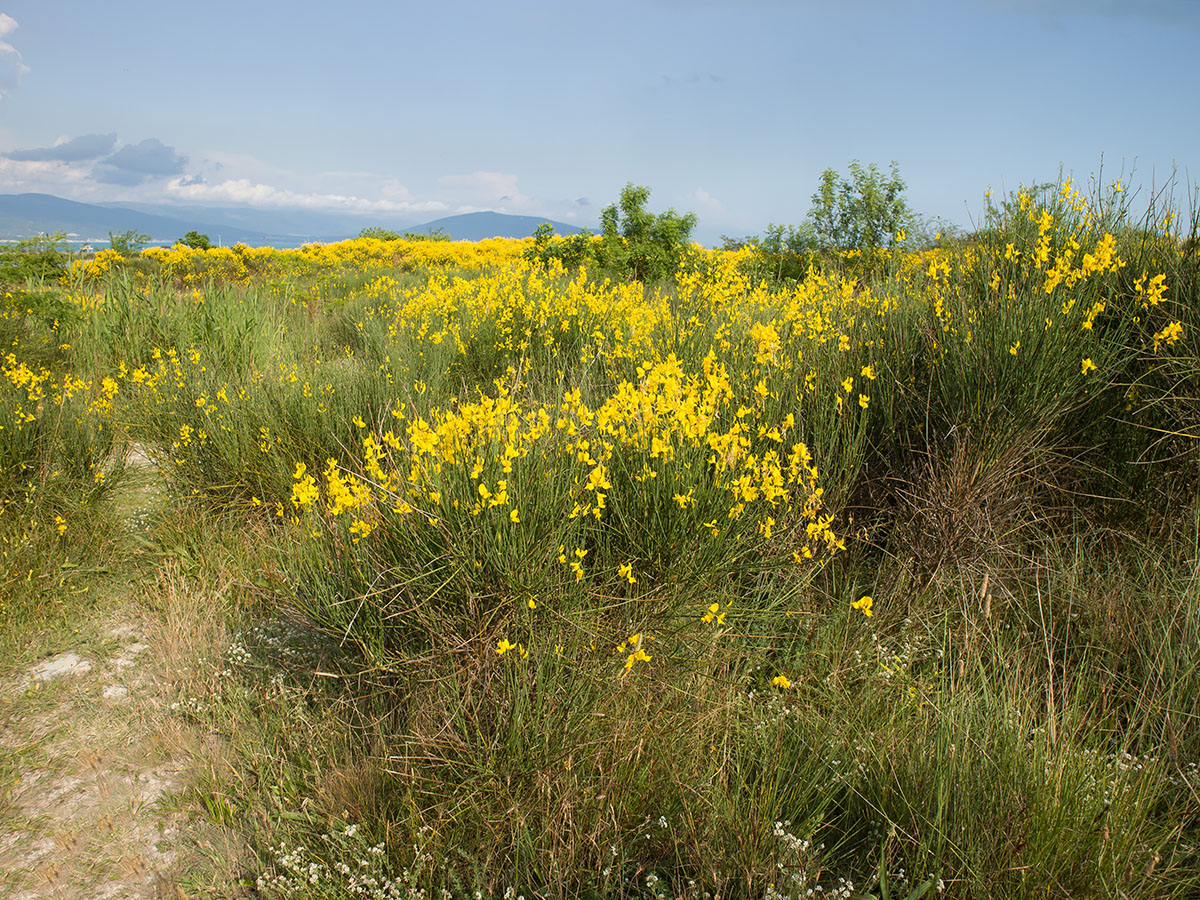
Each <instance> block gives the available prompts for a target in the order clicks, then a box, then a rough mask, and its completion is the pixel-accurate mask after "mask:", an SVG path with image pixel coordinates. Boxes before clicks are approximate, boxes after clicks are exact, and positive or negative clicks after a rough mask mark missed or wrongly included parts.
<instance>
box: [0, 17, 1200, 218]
mask: <svg viewBox="0 0 1200 900" xmlns="http://www.w3.org/2000/svg"><path fill="white" fill-rule="evenodd" d="M1198 46H1200V0H1140V2H1133V0H979V2H970V0H960V2H944V3H943V2H937V3H916V2H911V3H903V2H896V0H891V2H885V0H842V2H839V3H836V4H835V3H820V2H810V0H739V2H736V3H735V2H729V0H640V2H626V0H606V2H604V3H588V4H582V3H580V4H575V3H563V2H561V0H559V2H540V0H505V2H501V3H497V2H464V0H440V2H437V3H432V2H428V0H423V2H420V3H410V2H396V0H393V2H355V0H345V2H343V3H341V4H338V5H336V6H334V5H333V4H326V3H310V2H306V0H289V2H276V0H240V2H236V3H234V2H226V0H206V2H204V3H173V2H163V0H154V2H143V0H124V2H122V3H119V4H102V3H95V2H87V3H83V2H58V0H20V2H13V0H0V193H23V192H42V193H50V194H55V195H57V196H60V197H66V198H68V199H72V200H80V201H85V202H101V201H139V202H147V203H167V204H185V205H187V204H191V205H204V206H254V207H259V208H269V209H308V210H321V211H343V212H353V213H355V214H361V215H363V216H364V220H366V219H367V218H369V217H370V216H371V215H372V214H379V213H387V214H388V215H389V216H390V217H392V218H393V219H394V220H396V221H397V222H405V223H410V224H416V223H419V222H424V221H428V220H430V219H435V218H438V217H440V216H446V215H452V214H455V213H459V212H470V211H476V210H481V209H492V210H496V211H499V212H507V213H514V214H521V215H536V216H544V217H547V218H553V219H556V220H560V221H565V222H572V223H576V224H580V225H594V223H595V222H596V221H597V219H598V217H599V212H600V209H601V208H602V207H603V206H605V205H607V204H609V203H611V202H613V201H615V200H616V199H617V198H618V196H619V194H620V191H621V188H622V187H623V186H624V185H625V184H626V183H628V182H632V183H635V184H640V185H646V186H648V187H649V188H650V189H651V191H652V193H651V197H650V202H649V206H650V208H651V209H652V210H656V211H657V210H661V209H666V208H668V207H670V208H674V209H675V210H677V211H679V212H685V211H691V212H695V213H696V215H697V216H698V217H699V222H700V225H699V228H698V229H697V233H696V234H697V237H699V238H701V239H702V240H709V241H712V240H715V238H716V236H718V235H722V234H728V235H737V236H742V235H749V234H756V233H761V232H762V230H763V229H764V228H765V227H766V226H767V224H768V223H780V224H792V223H798V222H800V221H801V220H803V219H804V217H805V215H806V214H807V212H808V210H809V208H810V206H811V197H812V194H813V192H814V191H815V189H816V186H817V181H818V178H819V176H820V173H821V172H822V171H823V170H824V169H827V168H834V169H838V170H839V171H845V170H846V168H847V165H848V163H849V162H850V161H851V160H860V161H862V162H863V163H864V164H868V163H877V164H879V166H880V167H881V168H883V169H885V170H886V168H887V166H888V165H889V163H891V162H892V161H895V162H896V163H897V165H898V167H899V171H900V173H901V175H902V176H903V178H904V179H905V181H906V182H907V185H908V190H907V198H908V201H909V204H910V206H911V207H912V208H913V209H914V210H915V211H916V212H918V213H920V214H922V215H924V216H927V217H930V218H935V217H940V218H941V219H942V220H943V221H945V222H947V223H953V224H955V225H958V226H959V227H963V228H970V227H971V226H972V224H973V223H975V222H977V221H978V219H979V215H980V210H981V208H982V207H983V203H984V200H983V198H984V193H985V192H986V191H987V190H989V189H991V190H993V191H995V192H996V193H997V194H1000V193H1003V192H1006V191H1011V190H1015V189H1016V188H1017V187H1018V186H1020V185H1028V184H1032V183H1039V182H1047V181H1054V180H1056V179H1058V178H1059V173H1060V170H1061V171H1063V172H1065V173H1067V174H1070V175H1072V176H1073V177H1074V178H1075V180H1076V181H1077V182H1080V183H1086V182H1087V180H1088V179H1089V178H1090V177H1094V176H1100V177H1102V178H1103V180H1104V181H1106V182H1107V181H1111V180H1115V179H1116V178H1118V177H1121V178H1122V179H1123V181H1124V183H1125V184H1126V185H1130V184H1132V185H1133V186H1135V187H1136V186H1139V185H1140V186H1141V187H1142V190H1143V191H1144V192H1148V191H1149V190H1150V188H1151V185H1152V184H1153V185H1155V186H1160V185H1161V184H1162V183H1163V182H1164V181H1165V180H1166V179H1167V178H1169V176H1170V175H1171V173H1172V171H1173V170H1174V171H1175V172H1176V173H1177V178H1178V180H1179V182H1180V183H1181V185H1184V186H1183V187H1182V191H1183V193H1186V192H1187V188H1186V186H1185V185H1186V183H1188V182H1189V181H1190V182H1191V183H1193V184H1194V183H1195V182H1196V181H1200V95H1198V94H1197V85H1198V84H1200V54H1197V52H1196V47H1198Z"/></svg>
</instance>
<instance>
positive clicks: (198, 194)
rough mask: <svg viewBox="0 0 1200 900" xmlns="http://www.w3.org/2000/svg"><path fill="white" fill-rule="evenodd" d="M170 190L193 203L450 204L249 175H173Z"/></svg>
mask: <svg viewBox="0 0 1200 900" xmlns="http://www.w3.org/2000/svg"><path fill="white" fill-rule="evenodd" d="M167 194H168V195H169V196H170V197H171V198H172V199H176V200H186V201H188V202H191V203H235V204H241V205H245V206H254V207H266V208H275V209H280V208H292V209H314V210H316V209H319V210H325V211H339V212H438V211H442V210H445V209H447V208H448V206H447V204H445V203H443V202H442V201H440V200H426V201H421V202H413V201H411V200H407V199H401V200H396V199H383V200H367V199H366V198H363V197H356V196H354V195H351V194H321V193H304V192H300V191H292V190H288V189H286V188H277V187H273V186H271V185H269V184H262V183H260V182H255V181H251V180H250V179H249V178H230V179H226V180H225V181H221V182H218V183H216V184H208V183H207V182H204V181H196V180H194V179H188V178H172V179H171V180H170V181H168V182H167Z"/></svg>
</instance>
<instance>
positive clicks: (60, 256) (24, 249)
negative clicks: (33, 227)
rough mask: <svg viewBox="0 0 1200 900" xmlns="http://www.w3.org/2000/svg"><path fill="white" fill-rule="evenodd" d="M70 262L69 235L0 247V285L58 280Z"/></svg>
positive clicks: (40, 236) (50, 236) (27, 239)
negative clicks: (68, 250) (68, 251)
mask: <svg viewBox="0 0 1200 900" xmlns="http://www.w3.org/2000/svg"><path fill="white" fill-rule="evenodd" d="M67 262H68V253H67V236H66V235H65V234H63V233H62V232H57V233H55V234H39V235H38V236H37V237H32V238H26V239H25V240H23V241H18V242H17V243H15V244H0V285H20V284H24V283H26V282H28V281H31V280H32V281H45V280H47V279H51V278H56V277H58V276H59V275H61V274H62V273H63V272H64V271H66V268H67Z"/></svg>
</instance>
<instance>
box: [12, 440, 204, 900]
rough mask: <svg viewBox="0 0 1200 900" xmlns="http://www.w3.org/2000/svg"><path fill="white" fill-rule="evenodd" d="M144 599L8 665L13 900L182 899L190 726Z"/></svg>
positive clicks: (132, 514) (141, 491)
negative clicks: (178, 873)
mask: <svg viewBox="0 0 1200 900" xmlns="http://www.w3.org/2000/svg"><path fill="white" fill-rule="evenodd" d="M139 457H140V460H143V461H144V460H145V455H144V454H139ZM137 462H138V460H136V459H135V464H137ZM146 462H147V463H148V461H146ZM143 468H145V469H146V474H145V476H144V477H143V478H141V479H134V481H133V486H132V488H130V491H131V492H132V493H131V494H130V495H128V496H126V497H125V498H123V500H124V505H126V506H128V507H129V517H128V518H129V522H130V528H131V530H136V529H138V528H140V527H143V526H142V525H141V524H139V523H144V520H145V518H146V516H145V512H146V504H147V502H149V501H150V500H152V498H153V496H154V495H155V494H156V493H157V488H156V485H155V484H154V475H153V474H152V472H151V470H150V469H149V467H148V465H147V466H144V467H143ZM125 590H126V591H129V590H134V589H133V588H128V587H127V588H125ZM143 599H144V598H141V597H136V596H128V597H121V596H118V597H115V598H113V600H112V602H110V603H105V604H103V605H102V607H103V608H102V610H100V611H97V612H93V613H90V614H81V615H84V616H85V621H81V622H79V623H77V628H76V629H75V630H74V631H73V632H71V633H68V634H64V635H63V637H62V641H61V644H60V646H59V647H57V648H55V649H57V650H58V652H57V653H56V654H55V655H53V656H50V657H48V658H46V659H43V660H42V661H41V662H39V663H37V664H36V665H34V666H32V667H30V668H28V669H27V670H25V671H16V672H9V673H7V674H6V675H3V676H0V900H35V898H38V900H40V898H48V900H100V898H122V900H124V898H131V900H132V898H139V900H140V898H156V897H180V896H183V894H182V893H181V892H180V891H179V890H178V889H177V888H175V887H174V886H173V878H172V872H173V870H174V869H175V868H176V865H177V862H178V861H179V858H180V852H179V845H180V830H179V829H180V826H181V824H182V823H183V814H182V813H181V812H180V811H179V810H180V807H181V804H180V802H179V799H180V794H181V792H182V790H183V788H184V785H185V781H186V779H185V778H184V773H185V769H186V767H187V759H188V754H187V753H186V752H184V751H183V748H184V747H185V746H186V740H187V738H188V736H187V735H185V734H183V733H181V731H180V728H181V726H180V724H179V723H178V722H177V721H176V717H173V716H172V715H171V708H170V705H171V698H172V695H173V691H174V690H175V686H174V685H173V684H171V679H170V677H169V670H168V668H167V665H168V664H169V662H170V660H168V659H165V658H164V655H163V654H162V653H161V652H159V651H160V649H161V648H162V646H163V645H164V643H165V644H167V645H169V644H170V641H169V640H167V641H165V642H164V641H162V640H160V638H162V637H163V623H162V622H161V621H156V616H155V615H154V614H152V613H151V611H150V609H149V607H148V605H147V604H146V603H145V602H142V601H143Z"/></svg>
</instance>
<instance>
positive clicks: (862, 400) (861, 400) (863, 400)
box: [858, 394, 871, 409]
mask: <svg viewBox="0 0 1200 900" xmlns="http://www.w3.org/2000/svg"><path fill="white" fill-rule="evenodd" d="M870 402H871V398H870V397H868V396H867V395H866V394H859V395H858V405H859V406H861V407H862V408H863V409H866V408H867V404H868V403H870Z"/></svg>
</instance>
